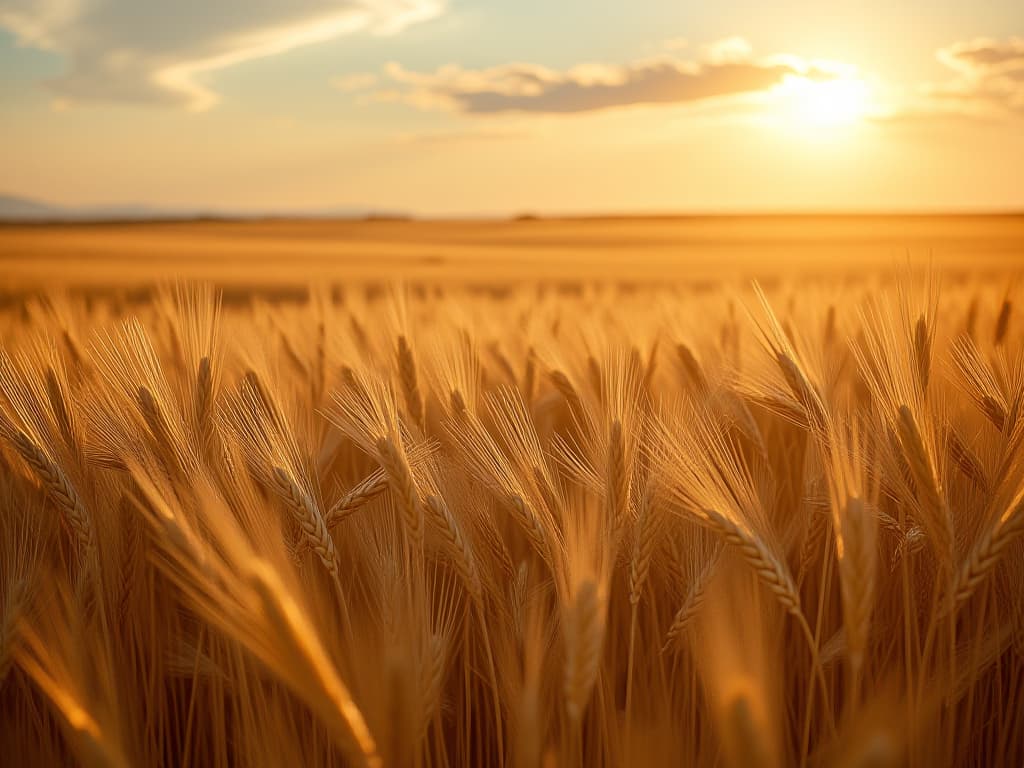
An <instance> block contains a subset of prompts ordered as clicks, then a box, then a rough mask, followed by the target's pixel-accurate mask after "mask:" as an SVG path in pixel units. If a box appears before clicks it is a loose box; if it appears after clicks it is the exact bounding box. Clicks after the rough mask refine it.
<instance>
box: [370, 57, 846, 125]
mask: <svg viewBox="0 0 1024 768" xmlns="http://www.w3.org/2000/svg"><path fill="white" fill-rule="evenodd" d="M705 52H706V55H705V58H703V59H701V60H697V61H690V60H683V59H680V58H677V57H673V56H662V57H659V58H654V59H646V60H642V61H636V62H632V63H629V64H626V65H623V66H613V65H608V64H583V65H580V66H577V67H573V68H572V69H569V70H553V69H548V68H546V67H542V66H539V65H536V64H506V65H503V66H498V67H492V68H490V69H478V70H471V69H463V68H461V67H459V66H456V65H448V66H445V67H441V68H440V69H438V70H436V71H434V72H430V73H422V72H412V71H409V70H406V69H405V68H403V67H402V66H401V65H399V64H397V63H391V64H389V65H388V66H387V67H386V69H385V72H386V74H387V76H388V77H389V78H390V79H391V81H392V82H393V83H394V84H395V86H396V87H395V88H392V89H385V90H382V91H379V92H378V94H377V95H378V97H379V98H381V99H384V100H391V101H404V102H406V103H410V104H413V105H414V106H417V107H421V108H438V107H441V108H448V109H454V110H456V111H460V112H466V113H471V114H492V113H500V112H528V113H547V114H558V113H562V114H564V113H578V112H590V111H595V110H603V109H611V108H615V107H625V106H630V105H636V104H681V103H689V102H699V101H703V100H707V99H714V98H719V97H725V96H735V95H740V94H749V93H754V92H759V91H764V90H767V89H769V88H771V87H772V86H774V85H777V84H779V83H781V82H782V81H783V80H784V79H785V78H787V77H791V76H803V77H812V78H818V79H822V78H828V77H831V76H832V75H831V73H830V72H829V71H827V70H826V69H824V68H822V67H820V66H817V65H812V64H808V63H806V62H803V61H801V60H799V59H797V58H796V57H791V56H790V57H774V58H771V59H764V60H756V59H754V58H752V56H751V54H750V47H749V45H748V44H747V43H746V41H744V40H743V39H742V38H729V39H727V40H725V41H721V42H720V43H716V44H713V45H711V46H708V47H707V48H706V49H705Z"/></svg>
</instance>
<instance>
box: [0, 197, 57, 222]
mask: <svg viewBox="0 0 1024 768" xmlns="http://www.w3.org/2000/svg"><path fill="white" fill-rule="evenodd" d="M61 213H62V209H61V208H57V207H54V206H52V205H47V204H46V203H41V202H39V201H38V200H29V199H28V198H24V197H14V196H12V195H0V219H4V220H8V221H10V220H22V221H25V220H36V219H50V218H56V217H59V216H60V215H61Z"/></svg>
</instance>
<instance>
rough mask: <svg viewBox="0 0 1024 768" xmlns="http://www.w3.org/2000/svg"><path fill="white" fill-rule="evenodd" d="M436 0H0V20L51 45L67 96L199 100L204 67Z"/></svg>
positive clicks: (411, 18) (426, 14)
mask: <svg viewBox="0 0 1024 768" xmlns="http://www.w3.org/2000/svg"><path fill="white" fill-rule="evenodd" d="M441 2H442V0H213V1H212V2H211V1H209V0H0V26H3V27H6V28H7V29H9V30H10V31H12V32H13V33H14V34H15V35H16V36H17V38H18V40H19V42H20V43H21V44H23V45H30V46H33V47H37V48H43V49H46V50H51V51H54V52H56V53H58V54H60V55H62V56H63V57H65V59H66V60H67V62H68V71H67V73H66V74H64V75H63V76H61V77H59V78H57V79H56V80H53V81H51V82H50V83H49V86H50V87H51V88H52V89H53V90H54V91H55V93H56V94H57V95H58V96H59V97H62V98H64V99H67V100H70V101H93V100H97V101H122V102H156V103H170V104H179V105H185V106H188V107H190V108H192V109H205V108H208V107H210V106H212V105H213V104H215V103H216V102H217V99H218V96H217V94H216V93H215V92H214V91H213V90H211V89H210V87H209V86H208V85H207V84H206V83H205V82H204V81H205V78H206V77H207V76H208V75H209V74H210V73H212V72H215V71H217V70H220V69H224V68H225V67H229V66H233V65H235V64H238V63H240V62H243V61H248V60H251V59H256V58H261V57H265V56H273V55H276V54H280V53H284V52H286V51H290V50H292V49H295V48H299V47H301V46H305V45H310V44H313V43H320V42H325V41H327V40H332V39H334V38H337V37H340V36H342V35H346V34H351V33H353V32H357V31H368V32H371V33H374V34H392V33H395V32H398V31H400V30H402V29H403V28H405V27H407V26H409V25H410V24H414V23H417V22H420V21H424V20H426V19H429V18H432V17H434V16H436V15H437V14H439V13H440V11H441Z"/></svg>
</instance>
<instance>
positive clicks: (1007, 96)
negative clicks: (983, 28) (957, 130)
mask: <svg viewBox="0 0 1024 768" xmlns="http://www.w3.org/2000/svg"><path fill="white" fill-rule="evenodd" d="M937 56H938V59H939V61H941V62H942V63H943V64H945V65H946V66H947V67H948V68H949V69H950V70H952V72H953V73H954V76H953V77H952V78H951V79H949V80H947V81H946V82H944V83H939V84H937V85H934V84H933V85H929V86H926V87H925V89H924V92H925V95H926V97H928V98H929V99H930V100H931V101H932V102H933V104H932V108H933V109H935V110H936V111H939V112H941V111H944V110H946V111H948V110H950V109H952V110H960V111H967V112H969V113H976V114H979V115H983V116H992V115H998V114H1000V113H1002V114H1006V113H1007V112H1008V113H1011V114H1024V39H1022V38H1010V39H1009V40H1004V41H1000V40H992V39H990V38H976V39H974V40H968V41H965V42H959V43H953V44H952V45H950V46H947V47H946V48H942V49H940V50H939V51H938V53H937Z"/></svg>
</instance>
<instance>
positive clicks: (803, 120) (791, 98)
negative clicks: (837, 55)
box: [777, 77, 870, 129]
mask: <svg viewBox="0 0 1024 768" xmlns="http://www.w3.org/2000/svg"><path fill="white" fill-rule="evenodd" d="M777 93H778V96H779V98H780V101H781V106H782V110H783V112H784V114H785V119H786V121H787V122H788V123H791V124H792V126H793V127H796V128H801V129H806V128H810V129H819V128H832V127H838V126H844V125H850V124H853V123H856V122H858V121H860V120H861V119H862V118H864V117H865V116H866V114H867V112H868V105H869V96H870V92H869V88H868V84H867V83H866V82H865V81H863V80H861V79H859V78H856V77H839V78H835V79H831V80H813V79H811V78H806V77H791V78H788V79H787V80H786V81H785V82H783V83H782V84H781V85H779V86H778V88H777Z"/></svg>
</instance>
